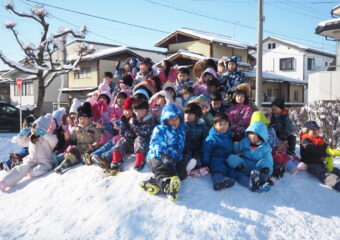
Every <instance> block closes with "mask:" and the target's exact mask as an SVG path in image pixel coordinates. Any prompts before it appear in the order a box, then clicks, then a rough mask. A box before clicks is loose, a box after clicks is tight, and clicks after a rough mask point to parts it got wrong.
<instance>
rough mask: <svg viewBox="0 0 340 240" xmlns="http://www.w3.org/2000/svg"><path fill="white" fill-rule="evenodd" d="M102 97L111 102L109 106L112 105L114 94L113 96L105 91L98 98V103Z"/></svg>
mask: <svg viewBox="0 0 340 240" xmlns="http://www.w3.org/2000/svg"><path fill="white" fill-rule="evenodd" d="M101 96H105V97H106V98H107V99H108V100H109V102H108V103H107V105H108V106H109V105H110V104H112V94H111V93H110V92H109V91H104V92H102V93H101V94H100V95H99V96H98V98H97V101H98V99H99V98H100V97H101Z"/></svg>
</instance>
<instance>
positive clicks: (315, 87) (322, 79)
mask: <svg viewBox="0 0 340 240" xmlns="http://www.w3.org/2000/svg"><path fill="white" fill-rule="evenodd" d="M331 15H332V17H334V18H332V19H329V20H326V21H322V22H320V23H319V24H318V25H317V27H316V29H315V33H316V34H318V35H321V36H324V37H326V39H327V40H331V41H337V50H336V61H335V62H336V65H335V68H333V69H332V71H320V72H317V73H313V74H310V75H309V78H308V86H309V91H308V102H310V103H311V102H314V101H319V100H331V101H332V100H338V99H340V18H339V17H340V5H338V6H336V7H334V8H333V9H332V10H331ZM336 17H337V18H336Z"/></svg>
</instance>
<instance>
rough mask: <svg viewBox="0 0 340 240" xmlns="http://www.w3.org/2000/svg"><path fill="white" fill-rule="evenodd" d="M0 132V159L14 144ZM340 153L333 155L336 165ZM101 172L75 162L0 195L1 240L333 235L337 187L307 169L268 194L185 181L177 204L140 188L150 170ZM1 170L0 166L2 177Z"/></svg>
mask: <svg viewBox="0 0 340 240" xmlns="http://www.w3.org/2000/svg"><path fill="white" fill-rule="evenodd" d="M10 137H11V135H8V134H7V135H6V134H0V148H1V152H2V153H3V154H2V156H1V159H0V161H1V160H4V158H5V156H6V155H7V153H8V152H9V151H13V150H15V149H16V148H17V147H16V146H14V145H15V143H13V142H12V141H11V139H10ZM339 164H340V160H339V159H338V160H337V165H338V166H339ZM125 168H126V170H128V169H129V168H131V169H130V170H129V171H125V172H122V173H120V174H119V175H117V176H115V177H106V176H105V175H104V174H103V171H102V170H101V169H100V168H98V167H96V166H81V165H79V166H77V167H75V168H73V169H71V170H70V171H68V172H66V173H65V174H64V175H62V176H59V175H57V174H55V173H53V172H51V173H50V174H48V176H43V177H41V178H38V179H34V180H30V179H26V180H24V181H23V182H22V183H21V184H19V185H18V186H16V187H15V188H13V189H12V190H11V191H10V192H9V193H6V194H0V212H1V216H2V217H1V218H0V226H1V227H0V239H49V240H53V239H156V238H157V239H338V237H339V236H340V228H339V225H340V201H339V193H338V192H336V191H334V190H331V189H329V188H327V187H324V186H322V185H321V184H320V183H319V182H318V181H317V180H316V179H314V178H312V177H311V176H309V175H308V174H307V173H299V174H297V175H289V174H287V175H286V176H285V177H284V178H283V179H282V180H280V181H276V186H275V187H273V188H272V190H271V191H270V192H269V193H264V194H257V193H251V192H250V191H249V190H248V189H246V188H244V187H241V186H239V185H237V184H236V185H235V186H234V187H233V188H231V189H227V190H224V191H221V192H215V191H213V190H212V184H211V179H210V176H205V177H203V178H199V179H194V178H189V179H187V180H185V181H184V182H183V187H182V189H181V190H180V199H179V200H178V202H176V204H173V203H171V202H169V201H167V200H166V198H165V197H162V196H160V197H157V196H150V195H148V194H146V193H145V192H142V191H141V190H140V189H139V187H138V182H139V181H142V180H144V179H146V178H148V177H149V176H150V175H151V174H150V173H149V171H148V169H145V170H143V172H141V173H138V172H136V171H134V170H132V161H129V162H128V163H127V164H126V166H125ZM3 175H4V172H3V171H2V172H0V176H3Z"/></svg>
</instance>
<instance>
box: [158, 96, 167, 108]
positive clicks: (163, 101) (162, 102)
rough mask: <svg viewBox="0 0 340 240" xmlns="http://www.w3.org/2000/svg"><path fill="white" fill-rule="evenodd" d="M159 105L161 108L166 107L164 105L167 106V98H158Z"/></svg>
mask: <svg viewBox="0 0 340 240" xmlns="http://www.w3.org/2000/svg"><path fill="white" fill-rule="evenodd" d="M157 104H158V105H161V106H164V105H165V104H166V100H165V97H163V96H159V97H158V98H157Z"/></svg>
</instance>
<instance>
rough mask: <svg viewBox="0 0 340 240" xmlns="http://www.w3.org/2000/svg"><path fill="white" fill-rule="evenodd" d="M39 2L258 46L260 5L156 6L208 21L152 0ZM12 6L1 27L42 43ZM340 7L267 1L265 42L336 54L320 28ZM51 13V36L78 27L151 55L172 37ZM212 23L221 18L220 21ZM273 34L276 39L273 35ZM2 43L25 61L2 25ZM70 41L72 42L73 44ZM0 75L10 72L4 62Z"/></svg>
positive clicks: (195, 1) (185, 1)
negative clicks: (13, 25)
mask: <svg viewBox="0 0 340 240" xmlns="http://www.w3.org/2000/svg"><path fill="white" fill-rule="evenodd" d="M37 1H39V2H42V3H46V4H51V5H55V6H59V7H63V8H68V9H72V10H76V11H80V12H86V13H90V14H93V15H98V16H102V17H106V18H111V19H115V20H120V21H124V22H128V23H131V24H138V25H141V26H145V27H149V28H154V29H159V30H162V31H165V32H172V31H174V30H175V29H177V28H180V27H189V28H193V29H200V30H205V31H210V32H214V33H220V34H224V35H228V36H231V37H234V36H235V38H236V39H239V40H243V41H246V42H249V43H256V30H254V29H252V28H256V25H257V24H256V18H257V0H239V1H236V0H210V1H209V0H182V1H180V0H173V1H170V0H151V1H155V2H158V3H161V4H164V5H169V6H172V7H174V8H178V9H182V10H184V11H187V12H193V13H195V14H200V15H204V16H206V17H202V16H197V15H193V14H189V13H187V12H182V11H179V10H175V9H171V8H168V7H164V6H160V5H156V4H153V3H151V2H149V1H148V0H130V1H116V0H114V1H109V0H106V1H104V0H97V1H89V0H82V1H81V0H72V1H66V0H58V1H57V0H37ZM6 2H7V1H6V0H0V3H1V5H0V22H5V21H13V22H16V23H17V27H16V29H17V31H18V32H19V36H20V38H21V39H22V41H23V42H33V43H35V42H37V41H38V39H39V37H40V31H41V29H40V28H39V25H38V24H36V23H35V22H33V21H31V20H28V19H22V18H19V17H17V16H15V15H14V14H11V13H9V12H8V11H7V10H5V9H4V7H3V5H4V4H5V3H6ZM319 2H326V3H324V4H321V3H319ZM339 3H340V1H338V3H336V1H331V0H329V1H328V0H327V1H321V0H319V1H318V0H298V1H294V0H267V1H265V3H264V15H265V22H264V30H265V31H267V32H264V37H266V36H268V35H271V36H276V37H279V38H282V39H288V40H291V41H295V42H299V43H303V44H306V45H309V46H312V47H317V48H320V49H324V50H327V51H331V52H335V43H334V42H331V41H327V40H325V39H324V38H323V37H321V36H318V35H315V34H314V30H315V27H316V25H317V24H318V23H319V22H321V21H323V20H327V19H330V18H331V16H330V10H331V9H332V8H333V7H334V6H335V5H337V4H339ZM14 5H15V6H16V8H17V9H18V10H19V11H26V12H28V11H29V10H30V8H31V6H32V5H34V4H33V3H28V2H26V1H25V0H14ZM30 5H31V6H30ZM46 9H47V10H48V12H49V13H50V14H51V15H50V16H49V18H48V21H49V23H50V26H51V27H50V32H51V33H52V32H53V31H55V30H56V29H57V28H58V27H60V26H66V27H73V26H72V25H71V24H74V25H76V26H81V25H84V24H85V25H87V26H88V28H89V30H90V31H91V32H90V33H89V34H88V35H87V38H86V39H87V40H92V41H99V42H106V43H112V44H117V42H116V41H118V42H120V43H123V44H124V45H128V46H135V47H141V48H149V49H155V47H154V44H155V43H156V42H158V41H159V40H160V39H162V38H163V37H165V36H166V35H167V34H166V33H161V32H155V31H150V30H146V29H139V28H136V27H131V26H126V25H122V24H118V23H114V22H109V21H104V20H100V19H96V18H91V17H87V16H82V15H78V14H75V13H69V12H65V11H62V10H58V9H54V8H50V7H46ZM207 17H208V18H207ZM211 18H215V20H214V19H211ZM216 19H218V20H216ZM65 21H66V22H68V23H66V22H65ZM232 23H234V24H232ZM240 25H243V26H247V27H242V26H240ZM268 31H269V32H272V33H268ZM274 33H275V34H274ZM278 34H280V35H278ZM102 36H104V37H105V38H103V37H102ZM0 39H1V45H0V50H1V51H3V52H4V53H5V54H6V55H7V56H8V57H9V58H11V59H13V60H19V59H21V58H22V57H23V54H22V52H21V51H20V49H19V48H18V46H17V44H16V42H15V39H14V37H13V36H12V34H11V32H9V31H8V30H7V29H6V28H5V27H4V25H3V24H2V25H0ZM70 40H72V39H71V38H70V39H69V41H70ZM160 50H162V49H160ZM0 69H8V67H6V66H5V65H4V64H3V63H2V62H1V60H0Z"/></svg>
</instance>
